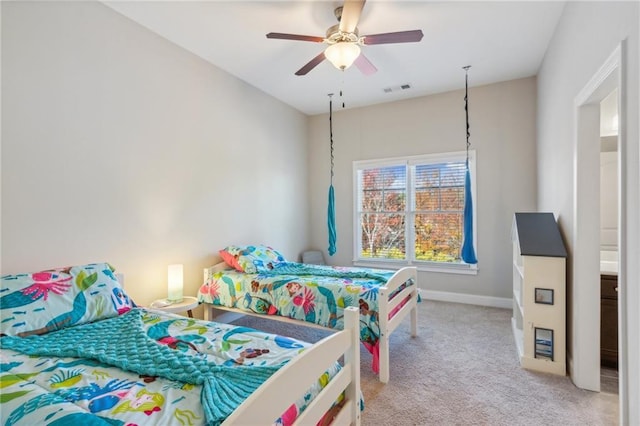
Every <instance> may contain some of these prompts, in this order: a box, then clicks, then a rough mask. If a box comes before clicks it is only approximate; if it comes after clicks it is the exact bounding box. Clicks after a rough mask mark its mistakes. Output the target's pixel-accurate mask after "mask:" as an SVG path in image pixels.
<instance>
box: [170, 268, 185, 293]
mask: <svg viewBox="0 0 640 426" xmlns="http://www.w3.org/2000/svg"><path fill="white" fill-rule="evenodd" d="M167 282H168V289H167V290H168V293H167V299H169V301H171V302H182V286H183V281H182V265H169V268H168V273H167Z"/></svg>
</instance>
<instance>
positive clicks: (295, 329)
mask: <svg viewBox="0 0 640 426" xmlns="http://www.w3.org/2000/svg"><path fill="white" fill-rule="evenodd" d="M418 316H419V320H418V321H419V328H418V337H417V338H411V336H410V333H409V320H408V319H406V320H405V324H403V325H401V326H400V327H399V329H397V330H396V331H395V332H394V333H393V334H392V336H391V379H390V381H389V383H387V384H386V385H383V384H381V383H380V382H378V380H377V377H376V376H375V375H374V374H373V373H372V372H371V368H370V365H371V355H370V354H369V353H368V352H367V351H366V350H365V349H364V348H363V349H362V352H361V357H362V365H361V372H362V392H363V394H364V399H365V410H364V412H363V415H362V420H363V424H364V425H492V426H494V425H509V426H511V425H616V424H618V420H617V419H618V396H617V395H615V394H612V393H605V392H602V393H595V392H589V391H584V390H581V389H578V388H576V387H575V386H574V385H573V383H572V382H571V381H570V380H569V378H568V377H558V376H554V375H549V374H543V373H534V372H530V371H527V370H524V369H522V368H520V366H519V363H518V360H517V356H516V349H515V343H514V340H513V336H512V334H511V322H510V319H511V311H509V310H505V309H496V308H486V307H481V306H473V305H463V304H457V303H445V302H432V301H425V302H422V303H420V304H419V312H418ZM234 324H242V325H245V326H249V327H254V328H258V329H261V330H265V331H269V332H273V333H278V334H283V335H288V336H292V337H296V338H299V339H302V340H306V341H309V342H314V341H317V340H319V339H321V338H322V337H324V336H326V335H327V334H328V332H325V331H322V330H317V329H310V328H307V327H300V326H295V325H288V324H282V323H278V322H276V321H266V320H261V319H258V318H248V317H245V318H241V319H239V320H237V321H235V322H234Z"/></svg>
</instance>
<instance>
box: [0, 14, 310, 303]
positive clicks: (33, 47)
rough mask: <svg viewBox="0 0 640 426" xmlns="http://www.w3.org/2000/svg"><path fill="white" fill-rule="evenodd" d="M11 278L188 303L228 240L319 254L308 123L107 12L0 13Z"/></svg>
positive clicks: (5, 243) (6, 265)
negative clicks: (46, 273)
mask: <svg viewBox="0 0 640 426" xmlns="http://www.w3.org/2000/svg"><path fill="white" fill-rule="evenodd" d="M2 124H3V126H2V231H3V232H2V265H1V266H2V273H3V274H4V273H15V272H27V271H34V270H39V269H40V268H49V267H57V266H66V265H72V264H79V263H84V262H91V261H103V260H104V261H108V262H111V263H112V264H113V265H114V266H115V267H116V268H117V269H118V270H119V271H122V272H124V273H125V274H126V280H127V288H128V290H129V293H130V294H131V295H132V296H133V298H134V299H135V300H136V301H137V302H138V303H141V304H146V303H149V302H150V301H152V300H153V299H155V298H159V297H165V296H166V280H167V265H168V264H171V263H184V266H185V294H195V292H196V290H197V288H198V286H199V285H200V284H201V277H202V269H201V268H203V267H204V266H207V265H209V264H210V263H211V262H212V261H213V256H214V254H216V253H217V250H219V249H220V248H222V247H224V246H225V245H226V244H230V243H239V244H243V243H265V244H271V245H273V246H274V247H276V248H278V249H280V250H282V251H283V252H284V254H285V255H287V256H291V257H293V258H296V257H297V256H298V255H299V253H300V251H301V250H302V249H303V248H305V247H306V246H307V245H308V241H307V235H308V231H307V221H308V198H307V187H308V183H307V167H306V158H307V146H306V137H307V117H306V116H305V115H303V114H301V113H299V112H297V111H296V110H294V109H292V108H290V107H288V106H286V105H285V104H283V103H281V102H279V101H276V100H274V99H273V98H272V97H270V96H268V95H266V94H264V93H263V92H260V91H258V90H257V89H255V88H253V87H251V86H249V85H247V84H246V83H244V82H242V81H240V80H238V79H236V78H234V77H232V76H230V75H229V74H227V73H225V72H223V71H222V70H220V69H218V68H216V67H214V66H212V65H211V64H209V63H206V62H204V61H203V60H202V59H200V58H198V57H196V56H194V55H192V54H190V53H188V52H186V51H185V50H183V49H182V48H179V47H177V46H176V45H174V44H172V43H170V42H168V41H167V40H165V39H163V38H161V37H159V36H157V35H155V34H153V33H151V32H150V31H148V30H147V29H145V28H143V27H141V26H139V25H138V24H136V23H134V22H132V21H130V20H128V19H127V18H125V17H123V16H121V15H119V14H118V13H116V12H114V11H113V10H112V9H110V8H107V7H105V6H104V5H102V4H100V3H97V2H3V3H2Z"/></svg>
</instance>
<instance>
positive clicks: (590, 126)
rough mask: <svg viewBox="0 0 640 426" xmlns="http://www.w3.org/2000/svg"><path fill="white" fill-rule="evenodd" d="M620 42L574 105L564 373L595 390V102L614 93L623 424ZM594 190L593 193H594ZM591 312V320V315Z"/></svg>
mask: <svg viewBox="0 0 640 426" xmlns="http://www.w3.org/2000/svg"><path fill="white" fill-rule="evenodd" d="M625 53H626V42H625V41H622V42H621V43H620V44H619V45H618V46H617V47H616V49H615V50H614V51H613V53H612V54H611V55H610V56H609V58H607V60H606V61H605V62H604V63H603V64H602V66H601V67H600V68H599V69H598V71H597V72H596V73H595V74H594V75H593V76H592V78H591V79H590V80H589V82H588V83H587V84H586V85H585V86H584V88H583V89H582V90H581V91H580V92H579V93H578V95H577V96H576V98H575V100H574V111H575V115H574V118H575V121H574V126H575V127H574V128H575V133H574V135H575V137H574V146H573V152H574V157H573V160H574V182H573V188H574V199H573V214H574V217H573V219H574V220H573V240H572V247H573V256H572V257H573V262H572V267H571V277H572V282H571V293H572V296H571V300H570V303H571V308H572V309H571V318H570V321H569V323H570V324H572V327H573V329H572V333H571V335H572V338H571V341H570V342H568V344H569V345H570V348H571V358H570V359H569V372H570V375H571V379H572V380H573V382H574V383H575V385H576V386H578V387H580V388H583V389H588V390H593V391H600V333H599V332H597V333H595V332H594V330H600V271H599V263H600V253H599V251H600V247H599V244H597V245H596V244H594V241H598V242H599V241H600V235H599V231H600V203H599V197H594V194H593V191H594V188H599V187H600V182H599V175H600V174H599V172H598V173H593V172H594V170H598V171H599V169H600V162H599V158H600V157H599V154H600V101H602V99H604V98H605V97H606V96H607V95H608V94H610V93H611V92H612V91H613V90H614V89H615V88H618V120H619V121H618V166H619V167H618V259H619V260H618V271H619V272H618V357H619V362H618V366H619V367H618V369H619V378H620V379H619V401H620V419H619V420H620V424H626V420H627V419H628V409H629V395H628V377H629V376H628V359H627V358H628V356H627V355H628V352H627V348H628V340H627V337H628V320H629V317H628V312H627V309H626V306H627V304H626V302H625V301H626V298H627V277H626V263H627V262H626V260H627V259H626V257H627V256H626V255H627V247H628V246H627V243H628V242H627V214H626V213H627V211H626V209H627V177H628V174H627V173H628V171H627V166H626V164H625V162H624V161H623V160H624V159H625V158H626V153H627V142H626V80H625V65H626V61H625V59H626V58H625ZM598 191H599V190H598ZM594 312H596V313H597V315H594Z"/></svg>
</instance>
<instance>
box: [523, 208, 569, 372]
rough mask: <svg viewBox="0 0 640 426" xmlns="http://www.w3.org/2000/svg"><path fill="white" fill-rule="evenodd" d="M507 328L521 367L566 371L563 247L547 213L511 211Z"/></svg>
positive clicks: (551, 216) (564, 254) (544, 370)
mask: <svg viewBox="0 0 640 426" xmlns="http://www.w3.org/2000/svg"><path fill="white" fill-rule="evenodd" d="M512 240H513V318H512V328H513V334H514V338H515V342H516V348H517V351H518V356H519V358H520V364H521V365H522V367H524V368H527V369H530V370H537V371H543V372H547V373H553V374H559V375H565V374H566V309H565V303H566V296H565V293H566V284H565V282H566V280H565V278H566V250H565V248H564V244H563V243H562V238H561V236H560V232H559V230H558V227H557V224H556V221H555V219H554V217H553V214H552V213H516V215H515V217H514V221H513V228H512Z"/></svg>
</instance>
